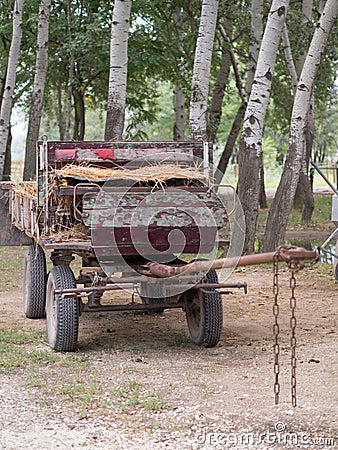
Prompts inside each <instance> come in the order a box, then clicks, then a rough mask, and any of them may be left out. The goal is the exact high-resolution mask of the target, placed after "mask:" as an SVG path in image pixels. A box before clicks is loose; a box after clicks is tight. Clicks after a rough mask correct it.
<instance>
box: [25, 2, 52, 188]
mask: <svg viewBox="0 0 338 450" xmlns="http://www.w3.org/2000/svg"><path fill="white" fill-rule="evenodd" d="M50 5H51V0H40V5H39V19H38V36H37V48H36V62H35V73H34V83H33V92H32V101H31V105H30V110H29V121H28V132H27V139H26V152H25V168H24V172H23V179H24V180H30V179H31V178H33V177H34V176H35V170H36V161H35V160H36V155H35V152H36V141H37V140H38V138H39V130H40V122H41V114H42V106H43V96H44V92H45V85H46V77H47V69H48V35H49V16H50Z"/></svg>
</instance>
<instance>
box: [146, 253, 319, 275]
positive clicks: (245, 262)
mask: <svg viewBox="0 0 338 450" xmlns="http://www.w3.org/2000/svg"><path fill="white" fill-rule="evenodd" d="M275 257H276V252H268V253H258V254H253V255H245V256H241V257H240V258H221V259H215V260H214V261H213V263H212V264H210V261H196V262H193V263H190V264H186V265H185V266H179V267H178V266H176V267H175V266H169V265H166V264H160V263H156V262H151V263H148V264H146V265H145V266H144V270H143V272H142V273H144V274H149V275H153V276H156V277H160V278H168V277H173V276H176V275H180V274H182V273H183V272H184V273H188V272H202V271H203V270H212V269H224V268H231V267H235V266H238V267H240V266H249V265H256V264H268V263H272V262H273V261H274V258H275ZM277 258H278V260H279V261H284V262H287V263H290V262H297V263H298V264H300V265H302V264H303V262H304V261H305V260H312V261H317V260H318V250H306V249H305V248H302V247H281V248H280V249H278V250H277Z"/></svg>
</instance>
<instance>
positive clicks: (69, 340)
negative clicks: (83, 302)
mask: <svg viewBox="0 0 338 450" xmlns="http://www.w3.org/2000/svg"><path fill="white" fill-rule="evenodd" d="M75 287H76V283H75V278H74V274H73V272H72V270H71V269H70V267H68V266H55V267H53V268H52V270H51V271H50V273H49V277H48V281H47V294H46V315H47V333H48V343H49V345H50V346H51V347H52V348H53V349H54V350H56V351H57V352H73V351H74V350H75V349H76V346H77V337H78V330H79V301H78V299H77V298H75V297H74V298H64V297H62V295H61V294H56V295H55V294H54V291H55V290H57V289H73V288H75Z"/></svg>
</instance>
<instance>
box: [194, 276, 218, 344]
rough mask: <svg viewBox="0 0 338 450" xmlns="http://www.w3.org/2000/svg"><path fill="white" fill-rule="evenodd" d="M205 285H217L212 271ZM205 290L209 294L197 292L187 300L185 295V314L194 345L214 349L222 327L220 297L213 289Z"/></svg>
mask: <svg viewBox="0 0 338 450" xmlns="http://www.w3.org/2000/svg"><path fill="white" fill-rule="evenodd" d="M206 279H207V283H218V277H217V274H216V272H215V271H214V270H210V272H208V273H207V275H206ZM207 283H206V287H205V289H206V290H208V291H210V294H205V293H203V292H200V291H198V290H195V291H191V292H194V294H193V296H192V297H190V298H189V293H187V295H186V296H185V297H186V301H185V312H186V318H187V323H188V328H189V333H190V338H191V340H192V341H193V342H194V343H195V344H196V345H201V346H204V347H214V346H215V345H217V344H218V342H219V340H220V337H221V332H222V325H223V308H222V297H221V295H220V294H219V293H218V292H217V291H216V290H215V289H214V288H208V287H207V286H208V284H207Z"/></svg>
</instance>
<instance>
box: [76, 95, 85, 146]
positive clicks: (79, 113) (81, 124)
mask: <svg viewBox="0 0 338 450" xmlns="http://www.w3.org/2000/svg"><path fill="white" fill-rule="evenodd" d="M73 99H74V108H75V114H74V131H73V139H74V140H75V141H83V139H84V134H85V105H84V98H83V92H82V90H80V89H76V88H75V89H74V88H73Z"/></svg>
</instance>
